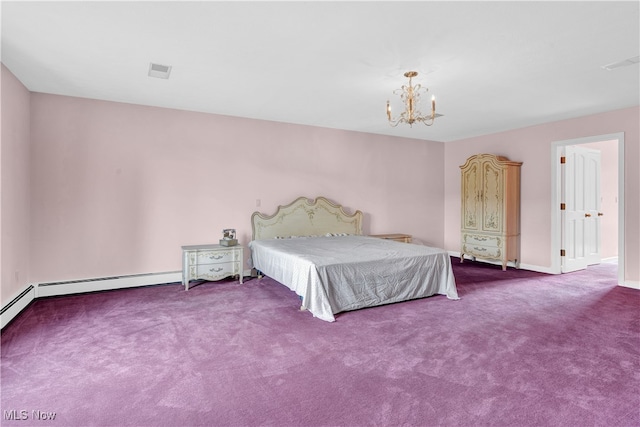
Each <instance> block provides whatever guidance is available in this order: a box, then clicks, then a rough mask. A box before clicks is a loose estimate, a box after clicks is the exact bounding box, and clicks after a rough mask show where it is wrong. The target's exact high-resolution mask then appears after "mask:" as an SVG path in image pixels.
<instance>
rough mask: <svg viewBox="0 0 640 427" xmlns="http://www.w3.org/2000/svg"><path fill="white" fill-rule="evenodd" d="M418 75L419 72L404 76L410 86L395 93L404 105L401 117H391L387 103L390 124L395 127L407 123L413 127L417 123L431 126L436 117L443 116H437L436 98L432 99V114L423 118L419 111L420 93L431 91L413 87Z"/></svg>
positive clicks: (409, 72) (418, 85) (418, 86)
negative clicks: (413, 81)
mask: <svg viewBox="0 0 640 427" xmlns="http://www.w3.org/2000/svg"><path fill="white" fill-rule="evenodd" d="M417 75H418V72H417V71H407V72H406V73H404V76H405V77H408V78H409V86H405V85H403V86H402V87H401V88H400V89H396V90H394V91H393V93H394V94H395V95H400V99H402V102H403V103H404V111H403V112H402V113H401V114H400V117H398V118H392V117H391V105H390V104H389V101H387V118H388V119H389V124H390V125H391V126H393V127H396V126H398V124H399V123H407V124H409V126H412V125H413V124H414V123H415V122H420V123H424V124H425V125H427V126H431V125H432V124H433V122H434V120H435V119H436V117H440V116H441V114H436V98H435V97H434V96H432V97H431V114H429V115H428V116H423V115H422V113H421V112H420V110H418V104H419V103H420V95H421V94H420V92H423V93H426V92H427V91H428V90H429V89H427V88H426V87H425V88H423V87H422V85H420V84H417V85H415V86H413V85H412V82H411V79H412V78H413V77H415V76H417Z"/></svg>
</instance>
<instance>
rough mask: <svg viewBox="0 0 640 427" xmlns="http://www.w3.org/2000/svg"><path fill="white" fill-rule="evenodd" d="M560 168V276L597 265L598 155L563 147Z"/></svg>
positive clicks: (595, 151) (584, 150) (591, 151)
mask: <svg viewBox="0 0 640 427" xmlns="http://www.w3.org/2000/svg"><path fill="white" fill-rule="evenodd" d="M563 157H564V159H565V163H564V167H562V200H563V202H562V206H563V208H564V209H563V208H561V209H562V210H561V222H562V248H563V250H564V255H563V256H562V272H563V273H568V272H570V271H576V270H581V269H584V268H587V265H590V264H596V263H599V262H600V218H599V213H600V212H599V208H600V201H601V200H600V152H599V151H597V150H591V149H587V148H581V147H578V146H567V147H564V154H563Z"/></svg>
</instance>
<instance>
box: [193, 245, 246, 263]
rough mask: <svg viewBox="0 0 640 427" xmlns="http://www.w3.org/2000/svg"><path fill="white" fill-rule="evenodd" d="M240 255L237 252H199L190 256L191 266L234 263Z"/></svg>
mask: <svg viewBox="0 0 640 427" xmlns="http://www.w3.org/2000/svg"><path fill="white" fill-rule="evenodd" d="M236 254H238V251H235V250H233V249H232V250H216V251H198V252H194V253H190V254H189V263H190V264H198V265H201V264H218V263H225V262H232V261H234V260H235V259H234V257H235V256H236Z"/></svg>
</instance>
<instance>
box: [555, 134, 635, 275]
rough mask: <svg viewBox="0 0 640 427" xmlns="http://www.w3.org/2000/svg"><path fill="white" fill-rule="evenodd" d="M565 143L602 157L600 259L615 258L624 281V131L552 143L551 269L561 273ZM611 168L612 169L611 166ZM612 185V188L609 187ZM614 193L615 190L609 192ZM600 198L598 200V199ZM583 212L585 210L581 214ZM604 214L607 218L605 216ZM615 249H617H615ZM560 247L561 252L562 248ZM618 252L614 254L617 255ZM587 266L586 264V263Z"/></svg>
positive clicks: (619, 273) (562, 259)
mask: <svg viewBox="0 0 640 427" xmlns="http://www.w3.org/2000/svg"><path fill="white" fill-rule="evenodd" d="M568 147H580V148H581V149H582V148H587V149H590V150H595V151H599V152H601V153H602V157H603V159H604V160H603V161H604V163H603V174H602V184H603V191H602V192H601V195H600V196H598V197H599V198H600V200H601V201H602V206H601V208H600V209H601V213H602V215H604V216H603V217H602V218H600V219H601V220H603V221H602V222H599V224H600V223H601V224H602V236H603V240H602V241H601V244H602V250H603V257H602V260H601V262H616V261H617V264H618V284H623V283H624V134H623V133H617V134H609V135H597V136H592V137H585V138H577V139H571V140H564V141H556V142H554V143H553V144H552V147H551V161H552V167H551V173H552V175H551V183H552V191H551V211H552V214H551V215H552V216H551V232H552V235H551V243H552V251H553V252H552V258H551V259H552V271H553V272H554V273H561V272H562V271H563V270H564V268H563V261H564V262H565V265H566V258H565V257H564V255H563V254H565V251H563V249H564V248H562V244H563V232H564V231H565V230H564V229H563V221H564V219H565V217H564V215H565V213H564V212H563V211H562V208H564V207H565V206H563V205H561V203H562V202H563V200H562V198H563V191H565V190H564V182H563V168H564V165H563V164H562V163H561V162H562V161H563V160H561V158H562V157H563V155H564V153H565V152H567V151H570V150H569V149H568ZM612 169H613V170H612ZM613 188H615V190H612V189H613ZM612 192H613V193H615V194H612ZM600 200H599V201H600ZM581 215H584V214H581ZM605 218H606V220H604V219H605ZM612 247H613V248H612ZM616 249H617V250H616ZM561 251H562V252H561ZM616 256H617V257H616ZM585 267H586V264H585Z"/></svg>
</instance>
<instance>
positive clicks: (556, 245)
mask: <svg viewBox="0 0 640 427" xmlns="http://www.w3.org/2000/svg"><path fill="white" fill-rule="evenodd" d="M611 140H617V141H618V284H619V285H623V284H624V261H625V256H624V132H618V133H611V134H606V135H594V136H587V137H582V138H574V139H566V140H562V141H554V142H552V143H551V272H552V273H553V274H560V273H561V272H562V271H561V263H562V258H561V256H560V249H561V247H560V246H561V237H562V236H561V233H562V228H561V219H560V216H561V213H560V203H561V200H560V196H561V188H560V187H561V184H562V182H561V181H562V180H561V170H560V156H561V152H562V147H565V146H567V145H580V144H588V143H590V142H601V141H611Z"/></svg>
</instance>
